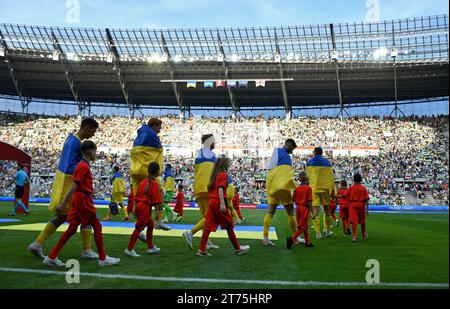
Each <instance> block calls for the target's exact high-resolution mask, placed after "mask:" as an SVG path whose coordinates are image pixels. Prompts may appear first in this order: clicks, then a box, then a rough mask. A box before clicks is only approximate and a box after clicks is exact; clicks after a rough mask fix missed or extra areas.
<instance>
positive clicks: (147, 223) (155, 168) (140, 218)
mask: <svg viewBox="0 0 450 309" xmlns="http://www.w3.org/2000/svg"><path fill="white" fill-rule="evenodd" d="M147 172H148V177H147V178H146V179H144V180H142V181H141V182H140V183H139V186H138V189H137V191H136V195H135V196H134V209H133V213H134V214H135V215H136V223H135V229H134V231H133V234H131V237H130V241H129V243H128V247H127V248H126V249H125V251H124V253H125V254H126V255H128V256H131V257H138V256H139V254H137V253H136V251H135V250H134V246H135V245H136V241H137V240H138V238H139V235H140V234H141V232H142V231H143V230H144V229H145V228H147V235H146V236H147V247H148V250H147V252H148V253H150V254H153V253H157V252H159V251H160V248H158V247H157V246H155V245H154V244H153V229H154V228H155V224H154V222H153V219H152V207H155V211H156V212H158V210H157V209H159V206H161V205H162V198H161V192H160V190H159V185H158V182H157V181H156V178H157V177H158V176H159V164H158V163H156V162H151V163H150V164H149V165H148V167H147Z"/></svg>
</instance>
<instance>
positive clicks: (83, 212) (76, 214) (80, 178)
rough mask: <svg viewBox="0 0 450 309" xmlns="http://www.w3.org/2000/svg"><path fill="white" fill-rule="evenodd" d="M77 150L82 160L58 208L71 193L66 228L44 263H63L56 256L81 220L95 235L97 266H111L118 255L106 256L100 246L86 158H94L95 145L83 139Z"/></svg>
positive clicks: (90, 159) (99, 235)
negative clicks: (89, 226) (70, 186)
mask: <svg viewBox="0 0 450 309" xmlns="http://www.w3.org/2000/svg"><path fill="white" fill-rule="evenodd" d="M80 151H81V155H82V159H81V161H80V162H79V163H78V164H77V166H76V168H75V170H74V172H73V185H72V188H71V189H70V190H69V192H68V193H67V194H66V197H65V198H64V200H63V202H62V203H61V205H60V206H59V207H58V210H57V211H59V209H64V207H65V205H66V204H67V202H68V200H69V197H70V196H72V200H71V205H72V206H71V208H70V211H69V213H68V215H67V222H68V223H69V228H68V229H67V230H66V232H64V234H63V235H62V236H61V238H60V239H59V240H58V242H57V243H56V245H55V246H54V247H53V249H52V251H51V252H50V254H49V255H48V256H47V257H45V259H44V264H45V265H47V266H57V267H63V266H65V264H64V263H63V262H61V261H60V260H59V259H58V254H59V252H60V251H61V249H62V248H63V247H64V245H65V244H66V243H67V241H68V240H69V239H70V238H71V237H72V236H73V235H74V234H75V233H76V232H77V229H78V226H79V225H80V224H82V225H84V226H86V225H91V226H92V228H93V229H94V239H95V244H96V246H97V250H98V257H99V261H98V264H99V265H100V266H111V265H115V264H117V263H119V262H120V259H119V258H113V257H109V256H107V255H106V254H105V249H104V247H103V236H102V226H101V224H100V221H99V220H98V218H97V210H96V209H95V206H94V201H93V195H94V186H93V177H92V172H91V166H90V165H89V161H94V160H95V158H96V151H97V146H96V145H95V143H94V142H92V141H89V140H86V141H84V142H82V143H81V146H80Z"/></svg>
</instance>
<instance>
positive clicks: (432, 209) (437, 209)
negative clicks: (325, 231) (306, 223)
mask: <svg viewBox="0 0 450 309" xmlns="http://www.w3.org/2000/svg"><path fill="white" fill-rule="evenodd" d="M267 206H268V205H267V204H258V207H257V208H258V209H267ZM277 209H283V206H278V207H277ZM336 211H339V206H338V207H337V209H336ZM369 212H375V213H448V206H419V205H401V206H394V205H369Z"/></svg>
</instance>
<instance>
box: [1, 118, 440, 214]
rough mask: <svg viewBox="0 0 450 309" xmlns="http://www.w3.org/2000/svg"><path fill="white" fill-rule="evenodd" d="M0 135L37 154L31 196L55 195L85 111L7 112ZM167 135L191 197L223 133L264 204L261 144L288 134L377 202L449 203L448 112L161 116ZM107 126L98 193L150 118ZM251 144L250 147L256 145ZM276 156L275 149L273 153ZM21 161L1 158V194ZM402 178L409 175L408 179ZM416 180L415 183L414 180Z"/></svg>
mask: <svg viewBox="0 0 450 309" xmlns="http://www.w3.org/2000/svg"><path fill="white" fill-rule="evenodd" d="M0 117H2V118H0V140H1V141H4V142H6V143H9V144H12V145H14V146H17V147H19V148H21V149H23V150H25V151H26V152H28V153H29V154H31V155H32V157H33V163H32V173H33V174H32V178H31V185H32V196H35V197H38V196H39V197H44V196H50V190H51V183H52V175H53V173H54V172H55V169H56V165H57V162H58V159H59V155H60V151H61V149H62V146H63V143H64V140H65V138H66V137H67V135H68V134H69V133H73V132H76V131H77V129H78V126H79V124H80V118H79V117H69V116H66V117H57V118H52V117H40V116H27V117H26V118H25V119H24V120H20V121H18V120H15V119H12V118H6V116H4V115H3V116H0ZM160 119H161V120H162V121H163V128H162V131H161V133H160V139H161V142H162V144H163V146H164V148H165V149H170V150H169V151H166V155H165V163H170V164H172V166H173V172H174V176H175V178H176V179H177V181H182V182H183V184H184V185H185V191H186V192H185V196H186V199H187V200H194V197H193V193H192V184H193V161H194V158H193V152H189V151H183V149H184V148H186V149H190V150H192V149H196V148H201V135H202V134H207V133H212V134H214V135H215V137H216V141H217V145H216V152H218V153H220V152H221V151H225V150H224V149H241V150H242V151H241V152H240V153H233V154H231V157H232V158H233V160H232V163H231V167H230V173H231V175H232V177H233V179H234V181H235V184H236V185H237V186H239V187H240V188H241V193H240V194H241V197H242V201H243V202H250V203H260V202H264V201H265V199H266V195H265V187H264V185H265V184H264V180H265V176H266V173H267V164H268V156H267V155H265V154H264V152H263V151H261V153H259V154H258V155H255V152H254V151H255V150H264V149H266V150H267V149H271V148H273V147H279V146H280V145H282V144H283V142H284V141H285V140H286V139H287V138H293V139H295V141H296V143H297V145H298V146H299V147H315V146H321V147H322V148H324V149H325V155H326V156H327V157H328V158H329V159H330V161H331V162H332V164H333V167H334V171H335V176H336V179H342V178H348V179H349V180H350V179H351V175H352V174H353V173H354V172H355V171H359V172H360V173H361V174H362V176H363V179H364V181H365V185H366V186H367V187H368V189H369V191H370V196H371V201H370V202H371V203H372V204H394V205H401V204H405V203H407V202H408V201H407V199H408V197H412V198H414V199H416V200H417V201H419V202H420V203H422V204H430V203H438V204H448V192H449V191H448V165H449V156H448V116H442V115H441V116H431V117H407V118H406V117H405V118H400V119H393V118H384V119H381V118H378V117H354V118H345V119H343V120H340V119H337V118H296V119H292V120H285V119H279V118H274V119H265V118H263V117H254V118H237V119H229V118H218V119H213V118H190V119H184V120H183V119H179V118H177V117H161V118H160ZM96 120H97V121H98V123H99V125H100V129H99V130H98V132H97V133H96V135H95V136H94V137H93V138H92V140H93V141H94V142H96V144H97V145H98V146H99V150H100V156H99V158H98V160H97V161H96V162H95V163H94V165H93V171H94V177H95V189H96V198H104V197H107V196H109V194H110V190H111V188H110V181H109V179H110V176H111V174H112V167H113V166H114V165H118V166H119V167H120V169H121V172H122V173H123V174H124V175H125V178H126V179H129V158H130V154H129V152H130V148H131V147H132V144H133V140H134V138H135V137H136V130H137V129H138V128H139V127H140V126H141V125H142V124H143V123H144V122H145V119H133V118H131V119H130V118H126V117H117V116H108V117H98V118H96ZM348 147H375V148H376V149H378V152H377V153H376V154H375V155H369V156H349V155H346V156H337V155H333V152H332V149H338V148H348ZM249 150H251V151H249ZM268 153H269V155H270V153H271V152H268ZM310 156H312V153H311V154H309V153H299V152H296V151H294V155H293V164H294V168H295V170H296V171H300V170H302V169H303V167H304V164H305V163H306V161H307V159H308V158H309V157H310ZM14 171H15V165H14V164H13V163H10V162H0V176H1V179H2V181H1V182H0V195H1V196H2V195H11V194H12V191H13V189H14V188H13V186H10V185H9V184H10V183H11V179H12V178H11V177H12V175H13V174H14ZM399 179H404V180H403V181H401V180H399ZM411 180H415V181H411Z"/></svg>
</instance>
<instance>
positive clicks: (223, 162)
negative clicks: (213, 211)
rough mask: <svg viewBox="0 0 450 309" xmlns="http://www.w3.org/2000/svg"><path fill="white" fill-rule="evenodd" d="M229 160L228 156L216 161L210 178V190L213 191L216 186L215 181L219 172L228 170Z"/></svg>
mask: <svg viewBox="0 0 450 309" xmlns="http://www.w3.org/2000/svg"><path fill="white" fill-rule="evenodd" d="M228 160H229V159H228V158H218V159H217V161H216V163H214V167H213V171H212V173H211V177H210V178H209V184H208V191H211V190H212V189H213V188H214V181H215V180H216V177H217V174H219V173H220V172H226V171H227V169H228Z"/></svg>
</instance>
